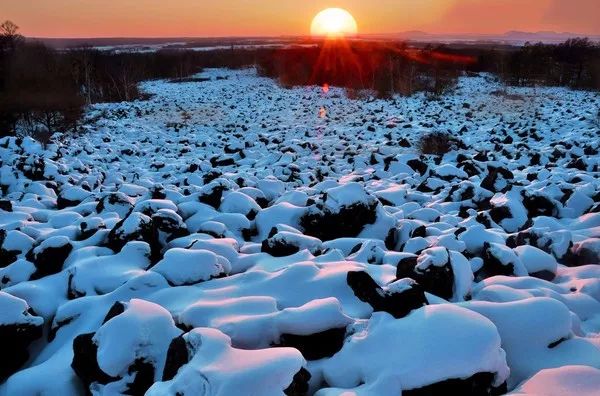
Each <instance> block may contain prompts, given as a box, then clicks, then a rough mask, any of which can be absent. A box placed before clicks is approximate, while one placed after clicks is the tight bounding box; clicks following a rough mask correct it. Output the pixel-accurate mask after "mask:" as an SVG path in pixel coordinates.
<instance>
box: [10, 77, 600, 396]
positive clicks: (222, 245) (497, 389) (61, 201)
mask: <svg viewBox="0 0 600 396" xmlns="http://www.w3.org/2000/svg"><path fill="white" fill-rule="evenodd" d="M202 76H203V77H210V78H211V81H205V82H190V83H169V82H166V81H152V82H147V83H144V84H143V89H144V90H145V91H146V92H148V93H151V94H153V97H152V98H151V99H150V100H148V101H138V102H129V103H120V104H102V105H97V106H94V107H93V108H92V109H90V111H89V112H88V114H87V121H86V126H85V128H86V132H85V133H84V134H82V135H80V136H62V137H60V139H59V140H57V141H55V142H54V143H51V144H50V145H48V147H46V148H45V149H43V148H42V147H41V146H40V145H39V144H37V143H35V142H34V141H32V140H30V139H24V140H21V139H14V138H4V139H1V140H0V187H1V188H2V200H0V229H1V231H0V287H1V288H2V291H1V292H0V322H1V323H0V334H1V335H2V337H0V344H2V347H3V351H4V352H5V354H4V358H3V361H2V362H1V363H0V376H1V377H0V381H2V384H1V385H0V394H1V395H17V394H18V395H50V394H56V395H80V394H86V393H87V394H90V393H91V394H94V395H116V394H134V395H138V394H140V395H141V394H148V395H173V396H175V395H283V394H285V395H318V396H333V395H340V396H341V395H361V396H365V395H382V396H387V395H390V396H398V395H400V394H403V395H442V394H443V395H449V394H457V395H471V394H472V395H499V394H505V393H511V394H514V395H544V396H549V395H568V394H577V395H597V394H598V393H597V392H598V389H599V387H600V265H598V264H599V263H600V172H599V166H600V154H599V150H600V132H599V126H598V125H596V124H595V119H596V117H597V112H598V108H599V107H600V97H599V95H598V94H597V93H589V92H575V91H570V90H565V89H554V88H543V89H541V88H537V89H533V88H523V89H515V88H510V89H509V91H510V92H509V94H506V93H503V92H502V91H501V87H500V86H499V85H498V84H497V83H495V82H494V81H493V80H492V79H491V77H489V76H480V77H468V78H463V79H461V81H460V84H459V87H458V88H457V90H456V91H455V92H454V93H452V94H450V95H448V96H446V97H444V98H443V99H441V100H428V99H427V98H425V97H424V96H421V95H416V96H414V97H411V98H400V97H398V98H396V99H395V100H393V101H382V100H374V99H373V100H350V99H348V98H347V97H346V96H345V93H344V91H343V90H340V89H337V88H333V89H331V90H329V91H328V92H327V93H324V92H323V90H321V89H320V88H318V87H315V88H297V89H292V90H284V89H281V88H279V87H278V86H277V85H276V84H275V83H274V82H273V81H271V80H269V79H264V78H259V77H257V76H256V74H255V71H254V70H252V69H247V70H240V71H228V70H208V71H206V72H205V73H203V74H202ZM432 131H448V132H450V133H452V134H454V135H455V136H456V137H458V138H460V139H461V140H462V141H463V142H464V144H465V146H466V148H461V149H458V150H457V151H453V152H451V153H449V154H447V155H445V156H444V157H436V156H422V155H420V153H419V150H418V149H417V147H418V140H419V137H420V136H422V135H423V134H426V133H428V132H432Z"/></svg>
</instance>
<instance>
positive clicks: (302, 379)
mask: <svg viewBox="0 0 600 396" xmlns="http://www.w3.org/2000/svg"><path fill="white" fill-rule="evenodd" d="M310 378H311V375H310V373H309V372H308V370H306V369H305V368H304V367H302V368H301V369H300V371H298V372H297V373H296V375H294V379H293V380H292V383H291V384H290V386H288V387H287V388H286V389H285V390H284V391H283V393H284V394H285V395H287V396H304V395H306V394H307V393H308V381H310Z"/></svg>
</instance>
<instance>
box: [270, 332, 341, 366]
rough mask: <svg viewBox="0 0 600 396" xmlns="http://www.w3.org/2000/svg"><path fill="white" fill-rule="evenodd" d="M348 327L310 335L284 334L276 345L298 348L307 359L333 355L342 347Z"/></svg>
mask: <svg viewBox="0 0 600 396" xmlns="http://www.w3.org/2000/svg"><path fill="white" fill-rule="evenodd" d="M345 337H346V328H345V327H342V328H333V329H329V330H325V331H321V332H319V333H315V334H310V335H297V334H282V335H281V336H280V338H279V342H278V343H277V344H276V345H275V346H280V347H290V348H296V349H297V350H299V351H300V352H301V353H302V356H304V358H305V359H306V360H319V359H324V358H327V357H332V356H333V355H335V354H336V353H337V352H339V351H340V349H342V346H343V345H344V339H345Z"/></svg>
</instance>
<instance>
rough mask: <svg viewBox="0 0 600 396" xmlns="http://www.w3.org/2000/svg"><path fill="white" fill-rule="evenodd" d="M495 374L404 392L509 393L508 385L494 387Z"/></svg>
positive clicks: (421, 395) (426, 395) (425, 395)
mask: <svg viewBox="0 0 600 396" xmlns="http://www.w3.org/2000/svg"><path fill="white" fill-rule="evenodd" d="M494 377H495V374H493V373H477V374H475V375H473V376H472V377H469V378H467V379H449V380H445V381H441V382H438V383H435V384H431V385H427V386H424V387H422V388H418V389H409V390H402V395H403V396H404V395H406V396H434V395H464V396H467V395H468V396H499V395H504V394H506V393H507V392H508V388H507V384H506V383H504V384H502V385H500V386H499V387H494V386H493V384H494Z"/></svg>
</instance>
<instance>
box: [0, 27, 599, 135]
mask: <svg viewBox="0 0 600 396" xmlns="http://www.w3.org/2000/svg"><path fill="white" fill-rule="evenodd" d="M247 66H254V67H256V69H257V71H258V73H259V74H260V75H262V76H267V77H270V78H273V79H276V80H277V81H279V83H280V84H281V85H282V86H284V87H293V86H304V85H314V84H317V85H324V84H329V85H335V86H340V87H344V88H347V91H348V93H349V95H361V94H362V93H363V92H365V91H370V92H372V93H374V94H376V95H377V96H379V97H383V98H386V97H391V96H393V95H398V94H399V95H412V94H414V93H415V92H426V93H427V94H428V95H431V96H433V97H435V96H439V95H443V94H444V93H445V92H446V91H447V90H449V89H451V88H452V87H453V86H454V85H455V84H456V82H457V79H458V77H459V76H461V75H463V74H464V73H469V72H489V73H493V74H495V75H497V76H498V77H499V78H500V79H501V80H502V81H504V82H505V83H506V84H508V85H519V86H533V85H551V86H566V87H571V88H576V89H595V90H599V89H600V46H598V44H595V43H593V42H591V41H589V40H588V39H585V38H577V39H570V40H567V41H566V42H564V43H562V44H556V45H550V44H542V43H537V44H530V43H527V44H525V45H524V46H522V47H510V46H495V47H491V46H483V45H482V46H462V47H460V46H447V45H435V46H434V45H426V46H422V47H415V46H408V45H407V44H406V43H401V42H398V43H391V42H366V41H329V42H322V43H318V44H317V45H315V46H302V47H300V46H296V47H293V46H292V47H286V48H276V49H273V48H270V49H269V48H260V47H256V48H253V49H251V48H234V47H231V49H220V50H213V51H196V52H195V51H187V50H181V49H177V50H174V49H171V50H169V49H167V50H159V51H156V52H149V53H126V52H122V53H117V52H110V51H99V50H96V49H93V48H92V47H86V46H83V47H78V48H74V49H69V50H55V49H51V48H48V47H47V46H45V45H43V44H42V43H36V42H30V41H27V40H25V39H24V37H22V36H21V35H19V33H18V27H17V26H16V25H15V24H13V23H12V22H8V21H7V22H4V23H3V24H1V25H0V136H4V135H12V134H16V133H19V134H26V135H35V136H36V137H37V138H39V139H43V137H44V136H49V135H50V134H51V133H53V132H55V131H68V130H73V129H76V128H77V126H78V124H79V122H80V120H81V116H82V114H83V112H84V109H85V107H86V106H88V105H90V104H93V103H98V102H119V101H130V100H135V99H142V98H143V96H144V94H143V92H140V90H139V88H138V84H139V83H140V82H141V81H144V80H150V79H173V80H178V79H179V80H181V79H185V77H188V76H191V75H193V74H194V73H197V72H199V71H201V70H202V68H206V67H228V68H240V67H247Z"/></svg>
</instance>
